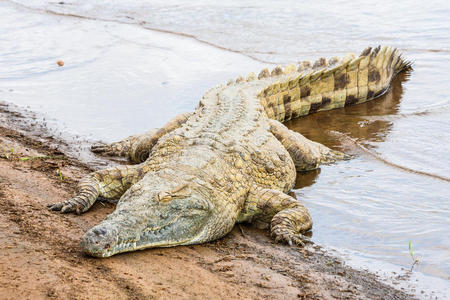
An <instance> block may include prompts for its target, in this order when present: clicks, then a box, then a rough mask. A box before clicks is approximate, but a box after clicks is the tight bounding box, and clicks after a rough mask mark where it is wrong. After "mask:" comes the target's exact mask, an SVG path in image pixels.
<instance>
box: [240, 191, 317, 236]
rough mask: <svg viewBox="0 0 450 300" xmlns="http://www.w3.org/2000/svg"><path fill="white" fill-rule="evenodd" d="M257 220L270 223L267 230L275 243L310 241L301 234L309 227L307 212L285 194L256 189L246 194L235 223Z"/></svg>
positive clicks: (309, 219)
mask: <svg viewBox="0 0 450 300" xmlns="http://www.w3.org/2000/svg"><path fill="white" fill-rule="evenodd" d="M245 221H246V222H252V221H257V222H259V223H260V224H267V225H269V224H270V231H271V234H272V236H273V237H274V238H275V241H276V242H279V241H281V242H285V243H288V244H289V245H292V244H293V243H295V244H297V245H304V242H305V241H309V238H308V237H306V236H304V235H303V233H305V232H307V231H308V230H310V229H311V227H312V218H311V216H310V215H309V212H308V209H307V208H306V207H305V206H304V205H303V204H301V203H300V202H299V201H297V200H296V199H294V198H292V197H291V196H289V195H286V194H285V193H283V192H281V191H278V190H273V189H263V188H257V189H256V190H255V191H252V192H250V193H249V196H248V199H247V201H246V203H245V206H244V208H243V210H242V212H241V214H240V215H239V217H238V220H237V222H245Z"/></svg>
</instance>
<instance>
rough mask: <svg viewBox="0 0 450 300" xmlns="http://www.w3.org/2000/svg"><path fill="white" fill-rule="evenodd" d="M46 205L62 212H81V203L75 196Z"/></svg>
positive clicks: (79, 213)
mask: <svg viewBox="0 0 450 300" xmlns="http://www.w3.org/2000/svg"><path fill="white" fill-rule="evenodd" d="M47 207H48V208H49V209H50V210H52V211H60V212H61V213H63V214H65V213H70V212H74V213H76V214H77V215H81V213H82V212H83V205H82V204H81V203H79V202H78V201H77V199H76V198H72V199H69V200H66V201H62V202H58V203H53V204H48V205H47Z"/></svg>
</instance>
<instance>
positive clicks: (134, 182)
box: [49, 46, 411, 257]
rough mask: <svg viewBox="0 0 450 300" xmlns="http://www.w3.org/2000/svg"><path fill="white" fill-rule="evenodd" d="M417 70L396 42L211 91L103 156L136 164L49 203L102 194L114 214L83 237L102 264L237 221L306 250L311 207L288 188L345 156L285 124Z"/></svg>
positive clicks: (79, 203)
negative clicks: (252, 224) (300, 173)
mask: <svg viewBox="0 0 450 300" xmlns="http://www.w3.org/2000/svg"><path fill="white" fill-rule="evenodd" d="M410 66H411V63H410V62H408V61H406V60H404V59H403V58H402V55H401V53H400V52H399V51H398V50H397V49H395V48H392V47H380V46H378V47H375V48H371V47H369V48H367V49H365V50H364V51H363V52H362V53H361V55H360V56H358V57H355V55H353V54H349V55H347V56H345V57H343V58H342V59H339V58H337V57H333V58H331V59H329V60H328V61H327V60H326V59H325V58H320V59H318V60H317V61H315V62H314V63H310V62H307V61H305V62H301V63H299V64H297V65H296V64H291V65H288V66H286V67H284V68H282V67H280V66H278V67H275V68H274V69H273V70H272V71H271V72H269V70H268V69H264V70H262V71H261V72H260V73H259V74H258V75H256V74H255V73H250V74H249V75H248V76H247V77H246V78H244V77H242V76H240V77H238V78H237V79H236V80H230V81H229V82H228V83H227V84H223V85H219V86H217V87H214V88H212V89H210V90H209V91H207V92H206V93H205V94H204V96H203V97H202V99H201V100H200V102H199V104H198V106H197V107H196V109H195V110H194V111H193V112H191V113H185V114H181V115H179V116H177V117H175V118H174V119H173V120H171V121H170V122H169V123H167V124H166V125H165V126H163V127H162V128H160V129H154V130H151V131H148V132H146V133H143V134H139V135H134V136H131V137H129V138H126V139H124V140H122V141H119V142H115V143H112V144H104V143H100V144H96V145H93V146H92V147H91V150H92V151H93V152H94V153H97V154H99V155H106V156H111V155H112V156H122V157H127V158H128V159H129V161H130V162H131V164H128V165H120V166H117V167H113V168H109V169H106V170H99V171H96V172H93V173H91V174H89V175H87V176H86V177H85V178H83V179H82V180H81V181H80V182H79V184H78V187H77V190H76V193H75V195H74V197H73V198H71V199H69V200H66V201H62V202H59V203H55V204H49V208H50V209H51V210H54V211H60V212H61V213H70V212H73V213H76V214H81V213H84V212H86V211H87V210H88V209H89V208H90V207H91V206H92V205H93V204H94V202H95V201H96V200H97V198H99V197H102V198H107V199H119V200H118V202H117V206H116V209H115V210H114V211H113V212H112V213H111V214H109V215H108V216H107V217H106V218H105V219H104V220H103V221H102V222H100V223H99V224H98V225H96V226H94V227H93V228H91V229H90V230H88V231H87V232H86V233H85V234H84V236H83V237H82V238H81V248H82V249H83V251H84V252H85V253H87V254H88V255H91V256H94V257H108V256H111V255H114V254H117V253H121V252H127V251H134V250H141V249H146V248H153V247H170V246H176V245H189V244H197V243H203V242H208V241H212V240H216V239H219V238H221V237H223V236H224V235H226V234H227V233H228V232H230V231H231V230H232V228H233V227H234V225H235V224H236V223H239V222H255V223H257V224H258V226H259V227H263V228H264V227H265V228H269V230H270V233H271V235H272V236H273V237H274V239H275V241H277V242H284V243H287V244H289V245H292V244H297V245H303V244H304V243H305V242H307V241H308V239H309V238H308V237H307V236H306V235H305V233H306V232H307V231H309V230H311V228H312V219H311V216H310V214H309V213H308V210H307V208H306V207H305V206H304V205H303V204H302V203H301V202H300V201H298V200H296V199H295V198H293V197H291V196H290V195H289V194H288V192H289V191H290V190H291V189H292V188H293V186H294V183H295V178H296V174H297V173H296V171H306V170H312V169H316V168H318V167H319V165H320V164H327V163H332V162H335V161H337V160H342V159H348V158H349V155H346V154H344V153H342V152H339V151H336V150H332V149H330V148H328V147H326V146H324V145H322V144H319V143H316V142H313V141H311V140H308V139H307V138H305V137H304V136H302V135H301V134H299V133H297V132H294V131H291V130H289V129H288V128H287V127H286V126H285V125H283V124H282V122H284V121H287V120H290V119H292V118H296V117H300V116H305V115H308V114H311V113H314V112H318V111H323V110H329V109H334V108H340V107H344V106H348V105H354V104H359V103H362V102H365V101H368V100H371V99H374V98H376V97H378V96H380V95H382V94H383V93H385V92H386V91H388V89H389V86H390V83H391V81H392V80H393V78H394V77H395V76H396V75H397V74H398V73H399V72H401V71H403V70H406V69H408V68H410Z"/></svg>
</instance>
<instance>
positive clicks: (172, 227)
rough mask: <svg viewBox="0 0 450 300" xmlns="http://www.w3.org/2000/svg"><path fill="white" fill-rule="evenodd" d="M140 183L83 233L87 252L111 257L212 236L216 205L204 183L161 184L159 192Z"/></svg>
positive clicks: (205, 239) (206, 239) (188, 242)
mask: <svg viewBox="0 0 450 300" xmlns="http://www.w3.org/2000/svg"><path fill="white" fill-rule="evenodd" d="M138 185H139V186H137V187H136V188H133V187H132V188H131V190H132V191H131V192H129V194H128V195H124V196H126V197H122V199H121V200H120V201H119V203H118V206H117V208H116V210H115V211H114V212H113V213H112V214H110V215H109V216H107V217H106V218H105V219H104V220H103V221H102V222H101V223H100V224H98V225H97V226H95V227H93V228H91V229H90V230H89V231H88V232H86V234H85V235H84V236H83V237H82V240H81V247H82V248H83V250H84V251H85V252H86V253H87V254H89V255H91V256H96V257H108V256H111V255H114V254H117V253H121V252H127V251H134V250H139V249H145V248H153V247H170V246H176V245H187V244H193V243H199V242H204V241H208V240H210V238H209V236H210V231H211V228H214V225H215V224H214V223H215V221H214V220H215V218H214V217H213V209H212V207H213V205H212V203H211V202H210V201H209V200H207V199H206V197H205V193H204V191H202V187H201V186H198V185H197V186H195V185H193V184H192V183H184V184H181V185H180V184H178V185H174V184H172V185H171V186H167V185H166V188H163V189H161V186H158V190H159V191H157V192H155V191H154V189H153V191H152V188H151V186H153V188H156V185H154V184H152V185H151V186H150V187H149V185H147V184H146V183H143V184H139V183H138ZM133 191H134V192H133ZM127 193H128V192H127Z"/></svg>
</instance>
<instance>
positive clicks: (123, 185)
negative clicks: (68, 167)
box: [48, 165, 145, 214]
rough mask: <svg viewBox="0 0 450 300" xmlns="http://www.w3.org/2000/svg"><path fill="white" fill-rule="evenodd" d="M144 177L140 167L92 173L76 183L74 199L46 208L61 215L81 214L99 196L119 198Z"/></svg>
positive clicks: (122, 167) (116, 168)
mask: <svg viewBox="0 0 450 300" xmlns="http://www.w3.org/2000/svg"><path fill="white" fill-rule="evenodd" d="M144 175H145V172H144V170H143V167H142V166H141V165H136V166H119V167H115V168H111V169H106V170H101V171H97V172H93V173H91V174H89V175H88V176H86V177H85V178H84V179H82V180H81V181H80V182H79V183H78V186H77V190H76V194H75V197H73V198H71V199H69V200H66V201H62V202H58V203H55V204H49V205H48V207H49V208H50V210H57V211H61V212H62V213H69V212H75V213H76V214H82V213H84V212H86V211H87V210H88V209H89V208H90V207H91V206H92V205H93V204H94V202H95V201H96V200H97V198H98V197H99V196H100V197H103V198H106V199H118V198H120V196H122V195H123V193H125V191H126V190H127V189H129V188H130V187H131V186H132V185H133V184H135V183H136V182H138V181H139V180H141V179H142V177H144Z"/></svg>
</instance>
